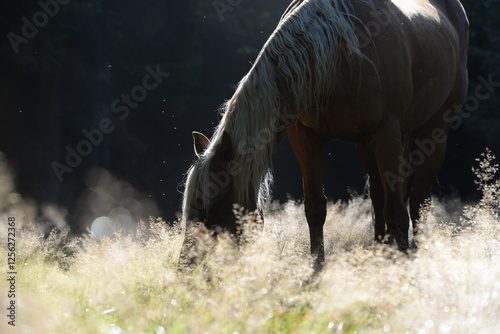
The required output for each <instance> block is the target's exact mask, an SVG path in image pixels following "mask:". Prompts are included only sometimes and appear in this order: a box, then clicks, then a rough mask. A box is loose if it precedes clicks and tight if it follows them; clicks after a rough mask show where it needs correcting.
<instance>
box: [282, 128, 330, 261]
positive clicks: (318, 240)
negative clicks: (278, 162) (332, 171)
mask: <svg viewBox="0 0 500 334" xmlns="http://www.w3.org/2000/svg"><path fill="white" fill-rule="evenodd" d="M287 132H288V137H289V139H290V144H291V146H292V149H293V151H294V153H295V156H296V157H297V160H298V162H299V164H300V169H301V170H302V178H303V186H304V207H305V211H306V218H307V224H308V225H309V235H310V239H311V252H312V254H313V255H317V260H318V261H319V262H320V263H321V262H322V261H323V260H324V257H325V250H324V244H323V225H324V223H325V218H326V197H325V195H324V193H323V187H324V173H325V166H324V156H323V147H324V145H325V142H324V141H323V140H322V139H320V138H319V137H318V136H317V135H316V134H315V133H314V132H313V131H312V130H311V129H309V128H306V127H305V126H303V125H302V124H300V123H298V124H296V125H294V126H292V127H290V128H289V129H288V131H287Z"/></svg>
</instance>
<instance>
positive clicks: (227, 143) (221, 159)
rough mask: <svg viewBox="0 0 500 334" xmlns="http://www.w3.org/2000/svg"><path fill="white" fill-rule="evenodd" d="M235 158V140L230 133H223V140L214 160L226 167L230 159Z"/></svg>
mask: <svg viewBox="0 0 500 334" xmlns="http://www.w3.org/2000/svg"><path fill="white" fill-rule="evenodd" d="M231 160H233V142H232V140H231V136H229V133H227V132H226V131H224V132H223V133H222V140H221V142H220V144H219V146H218V147H217V149H216V150H215V155H214V162H215V164H216V165H218V166H219V167H220V168H224V167H225V166H226V165H227V163H228V162H229V161H231Z"/></svg>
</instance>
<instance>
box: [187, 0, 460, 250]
mask: <svg viewBox="0 0 500 334" xmlns="http://www.w3.org/2000/svg"><path fill="white" fill-rule="evenodd" d="M467 45H468V20H467V17H466V14H465V12H464V9H463V7H462V5H461V4H460V2H459V1H458V0H371V1H369V0H295V1H293V2H292V4H291V5H290V6H289V8H288V9H287V10H286V12H285V14H284V15H283V17H282V19H281V20H280V22H279V24H278V27H277V28H276V30H275V31H274V33H273V34H272V35H271V37H270V38H269V39H268V41H267V42H266V44H265V45H264V47H263V49H262V51H261V52H260V54H259V56H258V58H257V60H256V61H255V63H254V65H253V67H252V68H251V70H250V72H249V73H248V74H247V75H246V76H245V77H244V78H243V80H242V81H241V82H240V84H239V86H238V88H237V90H236V92H235V94H234V96H233V97H232V98H231V99H230V100H229V101H228V102H227V103H226V105H225V106H224V110H223V112H224V115H223V118H222V120H221V122H220V124H219V125H218V127H217V129H216V131H215V133H214V135H213V137H212V140H211V141H210V140H209V139H208V138H207V137H205V136H204V135H202V134H200V133H197V132H194V133H193V137H194V146H195V151H196V154H197V156H198V160H197V161H195V162H194V164H193V166H192V167H191V169H190V170H189V172H188V176H187V180H186V190H185V193H184V201H183V215H184V220H185V221H186V222H187V223H188V224H189V222H193V221H204V222H205V223H206V224H207V225H209V226H211V225H221V226H223V227H225V228H227V229H229V230H231V231H235V229H236V224H235V218H234V215H233V213H232V206H233V203H238V204H240V205H242V206H244V207H245V208H247V209H249V210H255V209H258V208H260V207H261V204H262V203H263V201H264V200H265V199H266V197H267V196H268V194H269V186H270V183H271V177H270V173H269V171H268V170H269V165H270V161H271V156H272V153H273V149H274V148H275V146H276V144H277V143H278V141H279V140H280V139H281V138H282V136H283V135H284V134H285V133H287V134H288V136H289V139H290V143H291V145H292V148H293V150H294V152H295V155H296V157H297V159H298V161H299V164H300V167H301V170H302V176H303V185H304V196H305V204H304V205H305V212H306V217H307V222H308V225H309V232H310V238H311V239H310V240H311V250H312V252H313V254H316V255H318V258H319V259H323V257H324V247H323V224H324V222H325V216H326V198H325V195H324V193H323V182H324V173H325V170H324V169H325V168H324V157H323V147H324V145H325V143H326V142H328V141H329V140H332V139H339V140H343V141H347V142H351V143H355V144H356V145H357V148H358V152H359V156H360V158H361V161H362V163H363V165H364V166H365V168H366V169H367V171H368V174H369V176H370V197H371V199H372V203H373V207H374V215H375V238H376V239H377V240H382V239H383V238H384V237H389V238H391V239H395V241H396V242H397V245H398V246H399V248H400V249H401V250H406V249H407V248H408V247H409V240H408V238H409V227H410V224H409V222H410V217H409V215H408V207H407V206H408V202H409V207H410V215H411V219H412V221H413V224H415V223H416V222H417V221H418V220H419V208H420V206H421V205H422V204H423V203H424V201H425V200H426V199H428V198H429V197H430V191H431V185H432V183H433V181H434V179H435V176H436V173H437V172H438V170H439V168H440V166H441V163H442V161H443V157H444V154H445V148H446V137H447V132H448V129H449V127H450V125H451V124H452V123H453V121H454V118H455V116H456V114H457V113H458V111H459V110H460V108H461V104H462V103H463V101H464V99H465V96H466V91H467V69H466V63H467ZM413 228H414V230H415V225H414V226H413Z"/></svg>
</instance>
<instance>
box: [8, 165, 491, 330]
mask: <svg viewBox="0 0 500 334" xmlns="http://www.w3.org/2000/svg"><path fill="white" fill-rule="evenodd" d="M488 159H489V163H486V162H487V161H488ZM481 163H482V165H481V169H480V170H476V174H477V175H478V176H479V177H478V182H479V183H478V185H479V186H480V189H481V191H482V192H483V198H482V200H481V201H480V202H478V203H475V204H474V205H469V206H465V207H464V208H463V209H460V210H457V206H460V204H461V203H457V202H452V201H447V202H439V201H437V200H435V201H434V202H433V207H432V208H427V210H425V216H426V218H425V221H423V222H422V226H423V232H422V234H420V235H419V236H418V244H419V249H418V251H416V252H413V253H410V254H409V255H405V254H402V253H400V252H398V251H396V250H394V249H393V248H392V247H390V246H384V245H375V244H374V243H373V242H372V234H373V227H372V226H371V210H370V203H369V201H368V200H367V199H364V198H362V197H355V198H353V199H352V200H351V201H350V202H349V203H330V204H329V210H328V217H327V222H326V225H325V233H326V238H327V240H326V249H327V260H326V264H325V267H324V269H323V270H322V271H321V272H319V273H315V272H314V270H313V267H312V264H313V259H312V258H311V257H310V256H309V250H308V247H309V245H308V231H307V225H306V223H305V218H304V214H303V207H302V205H301V204H296V203H292V202H289V203H287V204H284V205H277V204H273V205H271V206H270V207H269V208H268V209H267V212H266V222H265V227H264V230H263V231H262V233H257V232H255V231H253V230H251V229H249V228H248V227H245V226H246V224H243V228H244V230H243V235H244V242H242V243H240V244H239V245H236V244H235V243H234V242H233V241H232V240H231V238H228V237H227V236H222V237H221V238H220V240H219V242H218V243H212V242H211V241H210V239H209V238H207V237H206V235H205V234H204V232H203V230H202V229H201V230H200V231H199V232H197V233H196V234H195V235H194V237H196V238H198V240H205V241H206V242H205V246H200V248H199V249H198V250H197V252H195V253H192V254H191V255H190V256H191V257H192V258H193V259H195V260H196V261H195V262H196V263H199V264H198V265H195V267H194V268H191V269H189V268H186V265H184V264H180V265H179V256H180V255H179V254H180V252H181V245H182V241H183V233H182V229H181V228H180V227H179V226H176V227H173V228H168V227H166V225H165V224H164V223H163V222H161V221H159V220H151V221H150V222H149V223H148V224H140V225H139V227H138V231H137V232H136V233H123V234H121V235H115V236H114V237H113V238H111V239H106V240H104V241H98V240H95V239H93V238H92V237H91V236H86V237H82V238H80V239H73V238H71V237H69V236H68V235H67V233H66V232H65V231H64V230H63V232H54V233H52V235H51V236H50V237H49V238H42V237H41V234H40V230H39V226H38V225H37V224H36V223H31V222H30V221H31V220H33V219H31V218H30V216H29V214H28V213H27V212H30V210H29V208H27V206H26V205H25V204H23V202H22V200H20V199H19V198H17V200H16V202H14V203H13V204H12V205H10V206H6V207H5V208H4V211H3V215H2V217H3V218H2V220H1V224H2V225H0V228H2V229H3V230H6V225H5V221H6V217H8V216H15V217H16V218H17V220H18V222H19V223H20V224H22V226H19V227H18V235H17V259H18V263H17V267H18V274H17V291H16V292H17V296H16V301H17V305H18V310H17V322H16V323H17V326H16V328H12V327H11V326H8V325H7V320H5V316H2V317H1V319H3V320H2V321H1V322H0V332H1V333H384V332H385V333H498V332H500V325H499V321H498V316H499V314H500V300H499V297H500V265H499V263H500V258H499V255H500V225H499V224H500V219H499V207H500V205H499V204H500V201H499V194H500V183H499V181H495V178H494V174H495V172H496V168H495V166H494V164H493V162H492V157H491V155H490V156H489V158H488V157H487V156H485V157H483V160H482V162H481ZM485 163H486V165H485ZM488 173H489V174H488ZM2 196H3V195H2ZM5 196H7V195H5ZM9 196H10V195H9ZM11 197H12V196H11ZM250 221H251V219H250ZM2 235H4V232H2ZM201 244H203V243H201ZM0 246H1V249H3V250H5V249H6V239H5V238H2V240H1V242H0ZM203 247H205V249H203ZM3 252H4V253H5V251H3ZM183 256H184V255H183ZM183 260H185V259H183ZM184 262H185V261H184ZM184 262H183V261H181V263H184ZM0 267H1V268H6V258H5V257H4V256H2V257H1V260H0ZM4 271H5V272H6V271H7V270H4ZM6 284H7V283H6V281H5V280H4V279H2V280H1V283H0V292H1V294H2V299H0V303H1V308H2V309H5V308H6V305H7V304H6V302H7V300H6V299H5V295H6V294H5V292H6V291H7V285H6ZM4 313H5V312H4Z"/></svg>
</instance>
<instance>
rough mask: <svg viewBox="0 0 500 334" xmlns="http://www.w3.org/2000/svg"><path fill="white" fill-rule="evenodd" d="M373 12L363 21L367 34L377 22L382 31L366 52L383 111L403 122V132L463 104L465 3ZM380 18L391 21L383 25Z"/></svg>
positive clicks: (435, 1)
mask: <svg viewBox="0 0 500 334" xmlns="http://www.w3.org/2000/svg"><path fill="white" fill-rule="evenodd" d="M372 6H373V9H371V10H367V9H365V10H364V12H363V13H361V15H362V21H363V24H364V25H365V26H366V27H367V28H371V27H374V22H375V23H376V24H378V26H376V25H375V28H377V29H380V30H379V32H378V33H377V30H375V33H374V32H373V31H371V34H372V35H371V37H372V38H373V43H371V44H369V45H368V46H367V47H366V50H364V51H365V52H366V54H367V56H368V57H369V58H370V59H371V60H372V62H373V64H374V65H375V66H376V68H377V73H376V74H375V75H377V76H379V78H380V81H381V85H382V89H381V94H382V96H383V98H384V99H385V102H384V104H383V105H384V106H385V107H386V108H387V109H388V110H390V112H393V113H395V114H397V117H398V118H400V121H401V127H402V129H403V132H408V131H413V130H415V129H416V128H418V127H419V126H421V125H422V124H424V123H425V122H426V121H427V120H428V119H430V118H431V117H432V116H433V115H434V114H436V113H437V112H439V111H442V110H443V107H444V106H448V105H453V104H461V103H462V102H463V99H464V98H465V94H466V90H467V79H466V72H467V71H466V61H467V30H468V22H467V18H466V16H465V12H464V10H463V7H462V6H461V4H460V2H458V0H392V1H388V0H373V1H372ZM367 8H368V7H367ZM374 13H375V14H374ZM377 13H378V14H377ZM381 13H383V14H381ZM377 15H378V16H377ZM381 15H386V16H388V17H386V18H385V19H384V20H381V19H380V17H381ZM374 17H375V19H374ZM377 17H378V20H377ZM384 24H385V25H384ZM372 29H374V28H372ZM385 112H387V110H386V111H385Z"/></svg>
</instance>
